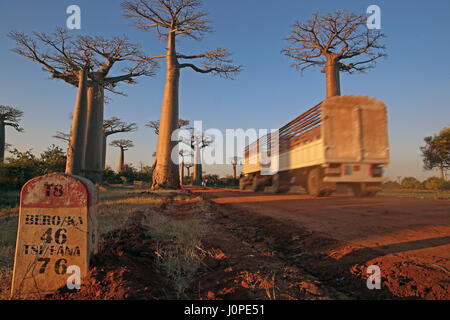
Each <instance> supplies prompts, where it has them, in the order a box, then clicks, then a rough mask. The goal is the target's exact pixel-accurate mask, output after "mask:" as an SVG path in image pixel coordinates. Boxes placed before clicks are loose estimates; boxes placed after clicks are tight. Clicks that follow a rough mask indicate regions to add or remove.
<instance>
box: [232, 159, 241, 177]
mask: <svg viewBox="0 0 450 320" xmlns="http://www.w3.org/2000/svg"><path fill="white" fill-rule="evenodd" d="M240 160H241V159H240V158H239V157H238V156H234V157H233V158H232V159H231V165H232V166H233V179H234V180H236V178H237V175H236V168H237V166H238V165H240Z"/></svg>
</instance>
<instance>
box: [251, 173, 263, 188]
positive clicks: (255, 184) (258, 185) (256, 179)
mask: <svg viewBox="0 0 450 320" xmlns="http://www.w3.org/2000/svg"><path fill="white" fill-rule="evenodd" d="M260 190H261V183H260V182H259V177H258V176H257V175H255V176H254V177H253V183H252V191H253V192H258V191H260Z"/></svg>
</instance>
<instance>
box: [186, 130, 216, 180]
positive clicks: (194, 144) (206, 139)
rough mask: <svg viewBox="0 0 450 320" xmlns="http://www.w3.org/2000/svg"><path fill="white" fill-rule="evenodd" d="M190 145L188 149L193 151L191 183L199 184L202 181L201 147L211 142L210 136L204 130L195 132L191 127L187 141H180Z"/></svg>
mask: <svg viewBox="0 0 450 320" xmlns="http://www.w3.org/2000/svg"><path fill="white" fill-rule="evenodd" d="M182 142H184V143H186V144H188V145H189V146H190V150H192V152H193V153H194V177H193V184H194V185H200V184H201V183H202V180H203V178H202V173H203V171H202V149H203V148H206V147H208V146H210V145H211V144H212V143H213V140H212V137H210V136H208V135H206V134H205V133H204V132H197V131H195V130H194V129H192V132H191V134H190V136H189V137H188V141H187V142H185V141H182Z"/></svg>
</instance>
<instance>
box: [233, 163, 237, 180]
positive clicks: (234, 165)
mask: <svg viewBox="0 0 450 320" xmlns="http://www.w3.org/2000/svg"><path fill="white" fill-rule="evenodd" d="M236 166H237V165H236V164H233V179H235V180H236Z"/></svg>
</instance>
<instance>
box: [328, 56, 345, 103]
mask: <svg viewBox="0 0 450 320" xmlns="http://www.w3.org/2000/svg"><path fill="white" fill-rule="evenodd" d="M325 73H326V79H327V98H331V97H334V96H340V95H341V84H340V77H339V63H338V61H337V60H336V59H335V58H333V57H328V58H327V64H326V66H325Z"/></svg>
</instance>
